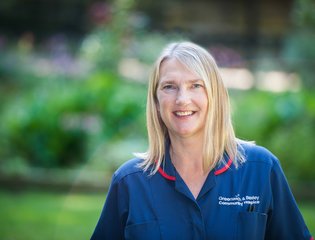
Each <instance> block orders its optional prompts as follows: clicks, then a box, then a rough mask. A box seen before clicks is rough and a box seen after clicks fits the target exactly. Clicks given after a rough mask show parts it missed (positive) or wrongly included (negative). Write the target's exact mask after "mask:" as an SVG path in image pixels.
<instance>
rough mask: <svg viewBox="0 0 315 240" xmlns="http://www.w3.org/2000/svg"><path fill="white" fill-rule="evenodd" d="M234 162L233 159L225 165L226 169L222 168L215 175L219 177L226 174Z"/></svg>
mask: <svg viewBox="0 0 315 240" xmlns="http://www.w3.org/2000/svg"><path fill="white" fill-rule="evenodd" d="M232 162H233V161H232V159H229V161H228V162H227V164H225V166H224V167H222V168H220V169H218V170H216V171H215V172H214V175H216V176H217V175H219V174H221V173H224V172H225V171H226V170H228V169H229V168H230V166H231V165H232Z"/></svg>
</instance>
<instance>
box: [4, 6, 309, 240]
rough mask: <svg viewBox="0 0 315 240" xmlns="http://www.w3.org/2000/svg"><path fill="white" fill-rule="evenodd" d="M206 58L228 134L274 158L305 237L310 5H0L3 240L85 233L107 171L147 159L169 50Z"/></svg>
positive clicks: (91, 225)
mask: <svg viewBox="0 0 315 240" xmlns="http://www.w3.org/2000/svg"><path fill="white" fill-rule="evenodd" d="M178 40H190V41H194V42H196V43H198V44H201V45H202V46H204V47H205V48H206V49H207V50H209V52H210V53H211V54H212V55H213V56H214V57H215V59H216V61H217V63H218V65H219V67H220V70H221V74H222V77H223V79H224V82H225V83H226V86H227V87H228V89H229V92H230V97H231V103H232V108H233V122H234V126H235V128H236V132H237V135H238V137H240V138H242V139H246V140H255V141H256V142H257V143H258V144H259V145H263V146H265V147H267V148H268V149H270V150H271V151H272V152H273V153H274V154H275V155H276V156H277V157H278V158H279V159H280V161H281V164H282V166H283V169H284V171H285V174H286V176H287V177H288V180H289V182H290V185H291V186H292V189H293V191H294V194H295V196H296V199H297V200H298V204H299V206H300V208H301V210H302V213H303V216H304V217H305V220H306V222H307V224H308V226H309V228H310V229H311V232H312V233H313V234H315V167H314V161H315V160H314V156H315V141H314V136H315V91H314V90H315V2H314V1H313V0H278V1H274V0H266V1H262V0H242V1H241V0H238V1H226V0H224V1H223V0H209V1H206V0H196V1H188V0H182V1H180V0H171V1H169V0H159V1H153V0H117V1H114V0H112V1H98V0H77V1H75V0H54V1H52V0H50V1H49V0H48V1H47V0H46V1H45V0H28V1H21V0H5V1H1V2H0V239H4V240H11V239H12V240H13V239H14V240H20V239H21V240H22V239H23V240H36V239H47V240H49V239H56V240H62V239H89V237H90V235H91V233H92V231H93V229H94V226H95V224H96V222H97V220H98V217H99V214H100V211H101V208H102V205H103V202H104V200H105V197H106V191H107V187H108V184H109V183H110V179H111V175H112V173H113V171H114V170H115V169H116V168H117V167H118V166H119V165H120V164H122V163H123V162H124V161H126V160H128V159H130V158H132V157H133V155H132V154H133V152H141V151H145V149H146V147H147V141H146V129H145V101H146V88H147V81H148V75H149V72H150V66H151V64H152V63H153V61H154V60H155V58H156V57H157V55H158V54H159V52H160V50H161V49H162V48H163V47H164V46H165V44H166V43H169V42H171V41H178Z"/></svg>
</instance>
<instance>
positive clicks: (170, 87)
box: [162, 84, 176, 90]
mask: <svg viewBox="0 0 315 240" xmlns="http://www.w3.org/2000/svg"><path fill="white" fill-rule="evenodd" d="M175 88H176V86H175V85H174V84H165V85H163V86H162V89H164V90H172V89H175Z"/></svg>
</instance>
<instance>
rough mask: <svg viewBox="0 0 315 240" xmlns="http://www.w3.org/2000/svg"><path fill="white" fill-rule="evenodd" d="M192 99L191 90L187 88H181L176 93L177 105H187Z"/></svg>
mask: <svg viewBox="0 0 315 240" xmlns="http://www.w3.org/2000/svg"><path fill="white" fill-rule="evenodd" d="M190 101H191V99H190V95H189V92H188V91H187V90H185V89H183V88H182V89H179V91H178V92H177V95H176V102H175V103H176V105H179V106H185V105H187V104H189V103H190Z"/></svg>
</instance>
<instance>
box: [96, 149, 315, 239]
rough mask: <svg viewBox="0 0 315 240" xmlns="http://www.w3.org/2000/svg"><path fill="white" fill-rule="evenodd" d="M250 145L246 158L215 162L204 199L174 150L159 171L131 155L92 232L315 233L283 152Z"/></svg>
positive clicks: (165, 235) (184, 235) (171, 235)
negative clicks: (290, 182)
mask: <svg viewBox="0 0 315 240" xmlns="http://www.w3.org/2000/svg"><path fill="white" fill-rule="evenodd" d="M243 147H244V153H245V158H246V162H245V163H244V164H242V165H240V166H239V168H238V169H236V168H235V167H234V166H233V164H231V163H232V161H231V160H229V161H227V164H226V165H221V166H217V167H216V168H215V169H213V170H212V171H211V172H210V173H209V175H208V177H207V179H206V181H205V183H204V185H203V187H202V189H201V191H200V193H199V195H198V197H197V199H195V198H194V197H193V195H192V193H191V192H190V190H189V189H188V187H187V185H186V184H185V183H184V181H183V179H182V178H181V177H180V175H179V174H178V173H177V171H176V169H175V168H174V166H173V165H172V163H171V160H170V156H169V154H168V152H169V151H166V156H165V162H163V163H162V166H161V167H160V169H159V171H158V172H157V173H156V174H154V175H153V176H149V175H148V174H149V173H148V172H144V171H143V170H142V169H140V168H139V167H137V164H138V163H139V162H140V161H141V160H140V159H132V160H129V161H128V162H126V163H125V164H123V165H122V166H121V167H120V168H119V169H118V170H117V171H116V172H115V174H114V175H113V179H112V183H111V186H110V189H109V192H108V195H107V199H106V202H105V205H104V208H103V211H102V214H101V216H100V219H99V221H98V224H97V226H96V228H95V230H94V233H93V235H92V238H91V239H92V240H101V239H108V240H116V239H135V240H142V239H145V240H155V239H164V240H172V239H176V240H179V239H180V240H185V239H187V240H188V239H189V240H192V239H196V240H202V239H211V240H212V239H215V240H216V239H217V240H227V239H229V240H231V239H241V240H247V239H248V240H260V239H275V240H276V239H277V240H282V239H283V240H290V239H292V240H293V239H294V240H297V239H307V240H310V239H313V238H312V237H311V235H310V232H309V231H308V229H307V227H306V225H305V223H304V220H303V218H302V216H301V213H300V211H299V209H298V207H297V204H296V202H295V200H294V197H293V195H292V193H291V191H290V188H289V186H288V183H287V181H286V179H285V176H284V173H283V171H282V169H281V167H280V164H279V161H278V160H277V158H276V157H275V156H273V155H272V154H271V153H270V152H269V151H268V150H266V149H265V148H262V147H259V146H255V145H251V144H244V146H243ZM227 160H228V159H227Z"/></svg>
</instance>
